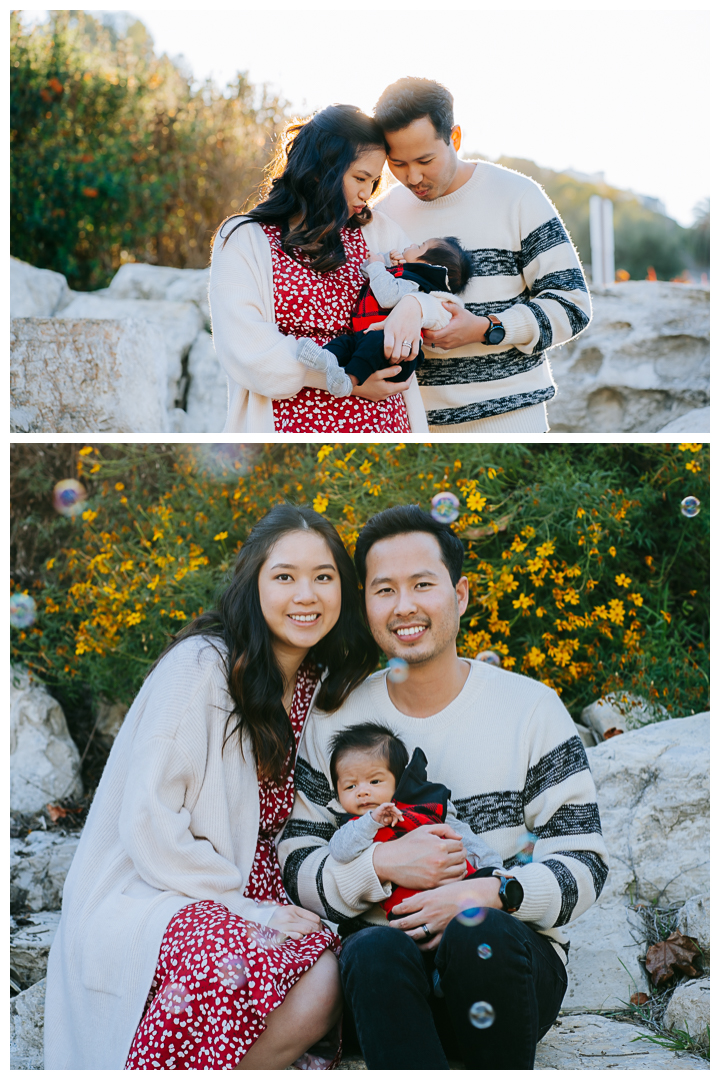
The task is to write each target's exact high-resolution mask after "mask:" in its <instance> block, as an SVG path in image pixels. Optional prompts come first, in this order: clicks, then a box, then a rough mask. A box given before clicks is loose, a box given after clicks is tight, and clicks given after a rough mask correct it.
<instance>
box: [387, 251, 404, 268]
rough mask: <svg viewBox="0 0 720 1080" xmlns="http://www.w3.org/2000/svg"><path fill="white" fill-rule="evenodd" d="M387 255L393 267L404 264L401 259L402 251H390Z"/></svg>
mask: <svg viewBox="0 0 720 1080" xmlns="http://www.w3.org/2000/svg"><path fill="white" fill-rule="evenodd" d="M389 255H390V262H391V263H392V264H393V266H398V265H399V264H400V263H401V262H405V260H404V259H403V257H402V251H391V252H389Z"/></svg>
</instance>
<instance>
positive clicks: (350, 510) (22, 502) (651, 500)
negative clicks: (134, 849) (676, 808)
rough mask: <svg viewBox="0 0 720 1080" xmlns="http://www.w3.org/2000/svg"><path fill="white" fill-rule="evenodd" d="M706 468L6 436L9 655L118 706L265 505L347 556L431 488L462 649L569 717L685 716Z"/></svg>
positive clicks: (700, 599)
mask: <svg viewBox="0 0 720 1080" xmlns="http://www.w3.org/2000/svg"><path fill="white" fill-rule="evenodd" d="M70 452H71V453H72V460H70V459H69V458H68V457H67V455H68V453H70ZM41 455H43V456H41ZM63 455H66V456H65V457H63ZM228 455H229V456H228ZM70 469H72V471H73V472H75V473H76V474H77V475H79V476H80V477H81V479H82V481H83V483H85V484H86V485H87V487H88V491H89V499H88V501H87V503H86V504H85V510H84V513H83V514H82V518H76V519H74V520H68V519H65V518H59V517H57V516H56V515H55V514H54V511H53V510H52V508H51V506H50V505H49V503H50V493H51V487H52V484H53V483H54V482H56V481H57V480H60V479H62V478H63V476H64V475H65V476H67V475H68V470H70ZM708 469H709V455H708V449H707V447H706V446H704V445H702V444H698V443H692V444H681V445H680V446H677V445H674V444H672V445H667V444H654V443H651V444H619V445H617V446H613V445H594V444H585V445H580V444H578V445H567V444H556V445H554V444H548V445H533V446H521V445H520V446H518V445H515V444H495V445H484V444H480V445H478V444H472V443H467V444H439V445H432V444H424V445H423V444H413V445H404V444H397V445H390V444H384V445H357V444H355V445H353V444H347V443H335V444H326V445H323V446H319V445H318V444H312V443H310V444H267V445H262V444H259V445H248V446H243V445H239V446H232V447H226V448H224V450H223V452H222V453H220V454H219V456H218V454H217V453H213V452H212V451H211V449H210V448H202V447H199V448H197V447H195V448H194V447H186V446H165V447H161V448H160V449H158V448H156V447H138V446H135V445H129V446H108V445H106V444H104V445H101V446H95V447H93V446H89V447H85V448H82V449H81V448H80V447H77V446H76V447H72V448H67V447H54V448H53V447H42V446H38V445H37V444H34V445H28V446H21V447H17V448H15V449H14V464H13V516H12V538H13V547H12V558H13V581H12V582H11V589H13V590H14V589H17V588H20V589H22V590H25V591H28V592H30V593H31V594H32V595H33V597H34V598H35V600H36V603H37V609H38V619H37V621H36V624H35V625H34V626H33V627H31V628H29V629H27V630H13V631H12V657H13V660H14V661H18V662H21V663H26V664H29V665H30V666H31V667H32V668H33V670H35V671H36V673H37V674H38V675H39V676H40V677H41V678H43V679H45V680H46V681H47V682H48V683H49V684H51V686H53V687H59V688H60V691H61V692H62V694H63V695H64V698H65V699H70V698H72V697H73V695H74V696H75V698H77V699H79V698H82V697H86V696H87V695H88V694H90V695H91V696H92V697H95V698H97V697H98V696H99V695H100V694H102V695H104V696H105V697H107V698H110V699H112V700H122V701H126V702H127V701H129V700H131V698H132V696H133V694H134V693H135V692H136V690H137V687H138V686H139V684H140V682H141V680H142V678H143V676H144V674H145V673H146V671H147V669H148V666H149V665H150V664H151V663H152V661H153V660H154V659H155V658H156V657H157V655H158V654H159V652H160V651H161V649H162V648H163V646H164V645H165V643H166V642H167V641H168V640H169V639H170V635H171V634H172V633H173V632H176V631H177V630H178V629H179V628H180V627H181V626H182V625H183V624H184V623H185V622H186V621H187V620H188V619H190V618H191V617H193V616H194V615H195V614H197V613H199V612H200V611H201V610H202V609H203V608H205V609H207V607H208V606H210V605H211V604H212V603H213V599H214V597H215V595H216V593H217V591H218V590H219V589H220V588H221V587H222V586H223V583H224V582H225V581H226V580H227V577H228V575H229V574H230V573H231V570H232V565H233V561H234V556H235V553H236V552H237V551H238V550H239V548H240V546H241V544H242V542H243V541H244V539H245V537H246V536H247V533H248V531H249V529H250V528H251V527H252V525H253V524H254V522H256V521H257V520H258V519H259V518H260V517H262V516H263V515H264V514H265V513H266V512H267V511H268V510H269V509H270V507H271V506H273V505H274V504H275V503H277V502H279V501H283V500H289V501H292V502H296V503H299V504H302V503H306V504H311V505H313V506H314V507H315V509H316V510H319V511H320V512H321V513H325V514H326V516H327V517H328V518H329V519H330V520H331V521H332V522H333V523H334V524H335V525H336V526H337V528H338V530H339V532H340V535H341V536H342V538H343V540H344V542H345V544H346V545H347V547H348V549H349V550H350V551H351V552H352V551H353V550H354V545H355V541H356V538H357V534H358V531H359V529H360V528H361V527H362V525H363V524H364V522H365V521H367V519H368V518H369V517H370V516H371V515H372V514H373V513H375V512H377V511H378V510H381V509H383V508H385V507H386V506H390V505H396V504H398V503H407V502H413V501H417V502H419V503H420V504H421V505H423V506H426V507H428V506H429V504H430V499H431V498H432V496H433V495H434V494H436V493H437V492H438V491H441V490H449V491H453V492H455V494H456V495H457V496H458V498H459V500H460V503H461V512H460V516H459V518H458V520H457V521H456V522H455V523H454V524H453V528H454V530H455V531H456V532H457V533H458V535H459V536H461V537H462V539H463V540H464V542H465V544H466V554H467V561H466V570H467V573H468V577H469V580H470V605H469V607H468V611H467V613H466V615H465V617H464V618H463V621H462V627H461V635H460V639H459V644H460V648H461V651H462V652H463V653H464V654H465V655H471V656H474V655H475V654H476V653H477V652H478V651H480V650H483V649H488V648H489V649H492V650H493V651H495V652H497V653H498V655H499V656H500V657H501V658H502V663H503V666H505V667H507V668H511V669H514V670H517V671H522V672H525V673H527V674H529V675H531V676H533V677H535V678H539V679H541V680H542V681H543V682H546V683H547V684H548V685H551V686H554V687H555V688H556V689H557V690H558V691H559V692H560V693H562V695H563V700H564V701H565V703H566V705H567V706H568V708H569V709H571V711H573V712H575V713H577V712H578V711H579V710H580V709H582V708H583V707H584V706H585V705H586V704H588V703H589V702H590V701H592V700H594V699H595V698H597V697H598V696H600V694H602V693H606V692H608V691H610V690H617V689H626V690H631V689H632V690H633V691H634V692H636V693H640V694H643V695H644V696H646V697H647V698H648V699H649V700H651V701H655V702H662V703H663V704H665V705H667V706H668V708H669V709H670V710H671V712H672V714H673V715H676V716H682V715H687V714H688V713H690V712H697V711H700V710H702V709H705V708H707V700H708V683H707V680H708V674H707V669H708V658H707V649H706V645H707V634H708V624H709V598H708V590H707V583H708V567H709V501H708V500H709V484H708ZM688 494H693V495H695V496H696V497H697V498H699V499H700V500H701V503H702V509H701V512H700V514H699V515H698V516H697V517H695V518H693V519H691V520H689V519H687V518H684V517H683V516H682V515H681V513H680V501H681V499H682V498H683V497H684V496H686V495H688Z"/></svg>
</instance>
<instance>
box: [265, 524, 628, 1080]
mask: <svg viewBox="0 0 720 1080" xmlns="http://www.w3.org/2000/svg"><path fill="white" fill-rule="evenodd" d="M355 561H356V565H357V569H358V574H359V577H360V580H361V582H362V583H363V585H364V590H365V603H366V610H367V617H368V622H369V625H370V629H371V631H372V634H373V636H374V638H375V640H376V641H377V643H378V645H380V647H381V648H382V649H383V650H384V652H385V653H386V655H387V656H389V657H397V658H399V659H400V660H404V661H405V662H406V663H407V669H406V670H407V678H406V679H405V680H404V681H388V678H387V675H388V670H387V669H386V670H385V671H381V672H377V673H376V674H374V675H372V676H370V678H369V679H368V680H367V681H366V682H365V683H364V684H363V685H362V686H361V687H359V688H358V689H357V690H355V691H354V692H353V694H351V696H350V697H349V698H348V700H347V701H346V703H345V704H344V705H343V706H342V708H340V709H339V710H338V711H337V712H336V713H333V714H332V715H328V714H324V713H314V714H313V715H312V716H311V718H310V720H309V721H308V724H307V726H306V728H305V732H304V734H303V738H302V741H301V744H300V748H299V753H298V760H297V767H296V771H295V785H296V799H295V806H294V808H293V812H292V816H291V818H290V821H289V822H288V823H287V826H286V828H285V831H284V833H283V836H282V839H281V842H280V845H279V854H280V861H281V864H282V865H283V869H284V880H285V885H286V888H287V890H288V893H289V895H290V897H291V899H292V901H293V902H294V903H296V904H299V905H300V906H302V907H304V908H309V909H310V910H312V911H315V912H317V913H318V914H320V915H322V916H323V917H324V918H326V919H328V920H330V921H332V922H336V923H341V924H343V928H344V932H346V931H348V930H349V931H352V930H353V929H354V930H356V932H355V933H351V934H350V936H348V937H347V938H346V940H345V943H344V946H343V951H342V954H341V957H340V965H341V973H342V978H343V987H344V992H345V998H346V1003H347V1013H348V1014H349V1016H350V1017H351V1018H352V1020H354V1022H355V1024H356V1027H357V1033H358V1038H359V1042H360V1047H361V1050H362V1052H363V1055H364V1057H365V1060H366V1063H367V1066H368V1068H369V1069H381V1068H385V1069H431V1068H436V1069H447V1068H448V1054H450V1055H451V1056H453V1057H460V1058H462V1059H463V1060H464V1062H465V1065H466V1067H468V1068H484V1069H511V1068H517V1069H531V1068H532V1067H533V1061H534V1056H535V1045H536V1043H537V1041H538V1039H539V1038H541V1037H542V1036H543V1035H544V1034H545V1032H546V1031H547V1030H548V1028H549V1027H550V1026H551V1024H552V1023H553V1021H554V1020H555V1018H556V1016H557V1013H558V1010H559V1008H560V1004H561V1001H562V997H563V994H564V992H565V988H566V985H567V979H566V976H565V964H564V961H565V955H566V949H567V945H566V942H565V938H564V936H563V931H562V930H561V927H563V926H564V925H565V924H566V923H568V922H569V921H570V920H571V919H573V918H575V917H577V916H578V915H580V914H581V913H582V912H583V911H584V910H585V909H586V908H588V907H590V905H591V904H592V903H593V902H594V901H595V899H596V898H597V896H598V895H599V894H600V891H601V889H602V887H603V884H604V882H605V877H606V875H607V865H606V863H607V852H606V849H605V844H604V842H603V839H602V835H601V830H600V821H599V817H598V810H597V804H596V797H595V788H594V785H593V781H592V777H591V775H590V771H589V768H588V763H587V757H586V755H585V751H584V749H583V746H582V743H581V742H580V739H579V738H578V736H577V733H576V731H575V727H574V725H573V722H572V720H571V718H570V716H569V715H568V713H567V712H566V710H565V709H564V707H563V705H562V704H561V703H560V700H559V698H558V697H557V695H556V694H555V692H554V691H553V690H550V689H549V688H548V687H546V686H544V685H543V684H542V683H539V682H536V681H535V680H533V679H528V678H526V677H524V676H521V675H516V674H514V673H512V672H509V671H503V670H501V669H498V668H495V667H492V666H490V665H488V664H484V663H481V662H478V661H470V660H464V659H461V658H460V657H458V655H457V649H456V637H457V634H458V630H459V625H460V616H461V615H462V614H463V612H464V611H465V608H466V607H467V602H468V580H467V578H466V577H463V576H462V563H463V546H462V543H461V541H460V540H459V539H458V538H457V537H456V536H455V535H454V534H453V533H452V531H451V530H450V529H449V528H448V527H447V526H446V525H443V524H440V523H438V522H436V521H434V519H433V518H432V517H431V516H430V515H429V514H427V513H425V512H424V511H422V510H421V509H420V508H419V507H418V506H400V507H396V508H393V509H389V510H385V511H383V512H382V513H380V514H377V515H375V517H373V518H371V520H370V521H369V522H368V524H367V525H366V526H365V528H364V529H363V530H362V532H361V533H360V536H359V538H358V541H357V548H356V552H355ZM368 720H373V721H377V722H380V723H384V724H386V725H387V726H389V727H390V728H391V729H392V730H393V731H394V732H395V733H396V734H397V735H398V736H399V738H400V739H402V740H403V742H404V743H405V745H406V747H407V749H408V751H409V752H410V753H412V752H413V750H414V748H415V747H417V746H419V747H420V748H421V749H422V750H423V751H424V753H425V755H426V757H427V760H428V770H427V775H428V779H429V780H431V781H433V782H435V783H441V784H445V785H446V786H447V787H448V788H450V790H451V793H452V799H453V803H454V806H455V811H456V813H457V816H458V817H459V818H460V820H461V821H464V822H468V823H469V824H470V826H471V828H472V829H473V831H474V832H475V833H477V834H482V835H483V837H484V839H486V841H487V842H488V843H489V844H490V846H491V847H492V848H493V849H494V850H496V851H498V852H499V853H500V855H501V857H502V859H503V864H504V868H505V869H504V870H503V871H495V872H494V874H493V871H492V870H491V869H490V868H488V869H485V870H480V871H477V872H476V874H475V875H473V876H472V877H468V878H465V879H464V880H463V875H464V873H465V866H464V859H465V850H464V848H463V846H462V843H461V841H460V839H459V837H458V836H457V834H455V833H454V832H453V831H452V829H450V828H449V827H448V826H447V825H443V824H438V825H429V826H422V827H420V828H418V829H416V830H415V831H413V832H409V833H407V834H405V835H404V836H402V837H400V838H399V839H397V840H393V841H391V842H388V843H381V844H374V845H373V846H372V847H371V848H369V849H368V850H366V851H364V852H363V853H362V854H361V855H360V856H358V857H357V858H356V859H355V860H354V861H353V862H350V863H339V862H336V861H335V860H334V859H333V858H332V856H330V854H329V851H328V843H329V840H330V838H331V837H332V835H333V834H334V832H335V829H336V828H337V822H338V815H337V814H336V813H335V812H333V810H332V809H330V807H329V804H331V803H332V801H333V798H334V794H335V793H334V792H333V790H332V787H331V782H330V779H329V778H330V770H329V757H330V752H329V749H328V747H329V744H330V741H331V738H332V736H333V735H334V734H335V733H336V732H337V731H339V730H341V729H344V728H346V727H348V726H350V725H354V724H358V723H363V722H366V721H368ZM529 834H532V835H529ZM533 844H534V850H532V853H531V854H529V852H530V851H531V849H532V847H533ZM528 859H530V860H531V861H527V860H528ZM485 874H488V875H490V876H483V875H485ZM503 875H504V876H503ZM393 885H402V886H405V887H406V888H408V889H419V890H425V891H423V892H419V893H417V894H416V895H415V896H413V897H411V898H410V899H409V900H407V901H405V902H403V903H402V904H400V905H398V906H396V907H395V908H394V910H393V914H394V916H402V917H401V918H399V919H397V921H393V922H391V923H389V922H387V920H386V918H385V913H384V911H383V910H382V908H381V907H380V906H379V902H381V901H382V900H384V899H385V897H386V896H388V895H389V894H390V892H391V890H392V886H393ZM458 915H459V916H460V917H459V918H458Z"/></svg>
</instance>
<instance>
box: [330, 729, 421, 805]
mask: <svg viewBox="0 0 720 1080" xmlns="http://www.w3.org/2000/svg"><path fill="white" fill-rule="evenodd" d="M351 750H372V751H374V752H375V753H376V755H377V757H379V758H381V759H382V760H383V761H384V762H385V764H386V765H387V767H388V769H389V770H390V772H391V773H392V774H393V776H394V777H395V784H396V785H397V784H399V783H400V777H401V776H402V774H403V772H404V771H405V768H406V767H407V763H408V761H409V760H410V756H409V754H408V752H407V747H406V746H405V743H404V742H403V741H402V739H399V738H398V736H397V735H396V734H395V732H394V731H391V730H390V728H389V727H385V725H384V724H375V723H370V722H369V723H366V724H355V725H354V727H347V728H343V729H342V731H338V732H337V733H336V734H335V735H333V737H332V739H331V740H330V752H331V756H330V779H331V780H332V782H333V787H334V788H335V794H337V782H338V773H337V767H338V762H339V761H340V759H341V758H342V757H343V756H344V755H345V754H347V753H349V752H350V751H351Z"/></svg>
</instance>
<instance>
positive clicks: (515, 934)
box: [438, 908, 530, 974]
mask: <svg viewBox="0 0 720 1080" xmlns="http://www.w3.org/2000/svg"><path fill="white" fill-rule="evenodd" d="M493 957H494V958H495V959H496V960H497V959H500V958H501V957H502V963H503V964H504V965H505V964H508V963H513V962H514V963H519V964H520V965H521V966H523V967H527V968H528V969H529V966H530V958H529V955H528V950H527V945H526V942H525V941H524V936H523V934H522V932H521V930H519V928H518V924H517V920H516V919H514V918H513V916H512V915H508V914H507V912H505V911H499V910H496V909H495V908H490V909H488V910H487V912H486V915H485V918H484V919H483V920H482V922H479V923H477V924H475V925H466V924H464V923H462V922H460V921H459V920H458V919H452V920H451V922H450V923H448V925H447V927H446V929H445V933H444V934H443V937H442V941H441V943H440V947H439V949H438V967H439V968H440V970H441V971H442V970H446V969H448V968H453V967H455V966H456V965H461V966H463V967H465V966H467V965H468V964H477V963H478V960H484V961H491V960H492V958H493ZM487 966H488V967H494V965H492V964H488V965H487ZM488 974H489V972H488Z"/></svg>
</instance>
